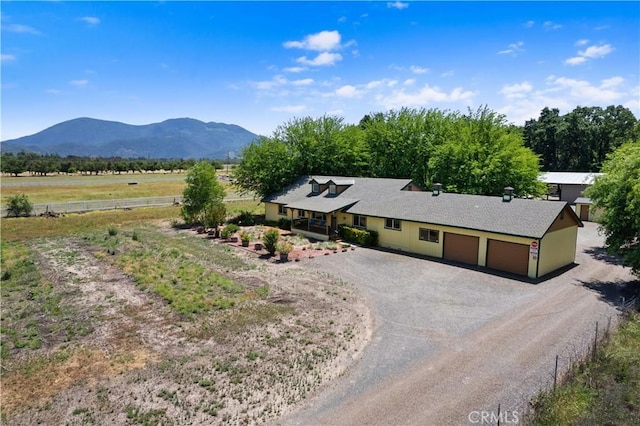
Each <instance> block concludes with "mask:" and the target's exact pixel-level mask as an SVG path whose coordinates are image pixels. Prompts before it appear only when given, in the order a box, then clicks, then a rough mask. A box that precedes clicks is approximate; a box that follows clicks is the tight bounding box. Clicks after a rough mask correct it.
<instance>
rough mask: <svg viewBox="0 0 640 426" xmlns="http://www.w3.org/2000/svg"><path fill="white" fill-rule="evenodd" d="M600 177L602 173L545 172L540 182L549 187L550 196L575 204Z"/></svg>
mask: <svg viewBox="0 0 640 426" xmlns="http://www.w3.org/2000/svg"><path fill="white" fill-rule="evenodd" d="M600 175H602V173H591V172H585V173H583V172H545V173H542V174H541V175H540V177H539V178H538V180H539V181H540V182H544V183H546V184H548V185H549V189H550V195H554V196H557V197H558V198H559V199H560V201H566V202H568V203H571V204H573V203H574V202H575V201H576V199H577V198H579V197H582V196H583V193H584V190H585V189H587V188H588V187H589V186H590V185H592V184H593V182H594V180H595V178H596V177H598V176H600Z"/></svg>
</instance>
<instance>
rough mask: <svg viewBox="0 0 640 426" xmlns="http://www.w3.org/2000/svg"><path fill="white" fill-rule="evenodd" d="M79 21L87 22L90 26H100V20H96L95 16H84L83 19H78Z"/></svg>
mask: <svg viewBox="0 0 640 426" xmlns="http://www.w3.org/2000/svg"><path fill="white" fill-rule="evenodd" d="M78 20H80V21H83V22H86V23H87V24H89V25H98V24H99V23H100V18H96V17H95V16H83V17H82V18H78Z"/></svg>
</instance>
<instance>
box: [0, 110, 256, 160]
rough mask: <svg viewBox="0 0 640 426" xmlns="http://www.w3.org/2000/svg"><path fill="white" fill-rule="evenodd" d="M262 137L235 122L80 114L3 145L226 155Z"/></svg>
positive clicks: (71, 151)
mask: <svg viewBox="0 0 640 426" xmlns="http://www.w3.org/2000/svg"><path fill="white" fill-rule="evenodd" d="M257 137H258V135H256V134H254V133H251V132H250V131H248V130H246V129H244V128H242V127H240V126H238V125H235V124H224V123H216V122H213V121H212V122H209V123H205V122H202V121H200V120H196V119H194V118H170V119H167V120H164V121H162V122H160V123H151V124H143V125H132V124H125V123H121V122H118V121H107V120H100V119H95V118H89V117H79V118H74V119H72V120H68V121H64V122H62V123H58V124H55V125H53V126H51V127H49V128H47V129H45V130H42V131H40V132H38V133H36V134H34V135H30V136H24V137H22V138H18V139H12V140H7V141H3V142H2V150H3V151H5V152H19V151H31V152H37V153H40V154H59V155H61V156H67V155H91V156H102V157H112V156H122V157H153V158H225V157H226V156H227V154H228V153H229V152H233V153H235V154H236V155H237V154H239V153H240V151H242V149H243V148H244V147H245V146H246V145H248V144H249V143H250V142H252V141H253V140H255V139H256V138H257Z"/></svg>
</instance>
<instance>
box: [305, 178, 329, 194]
mask: <svg viewBox="0 0 640 426" xmlns="http://www.w3.org/2000/svg"><path fill="white" fill-rule="evenodd" d="M309 183H310V184H311V193H312V194H313V195H318V194H322V193H323V192H324V191H326V189H327V188H328V187H329V179H311V180H310V181H309Z"/></svg>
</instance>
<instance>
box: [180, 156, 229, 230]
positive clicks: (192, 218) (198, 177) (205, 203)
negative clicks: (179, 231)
mask: <svg viewBox="0 0 640 426" xmlns="http://www.w3.org/2000/svg"><path fill="white" fill-rule="evenodd" d="M224 195H225V191H224V188H223V186H222V184H221V183H220V182H218V178H217V176H216V170H215V168H214V167H213V166H212V165H211V163H210V162H207V161H201V162H198V163H196V164H195V165H194V166H193V167H191V168H190V169H189V171H188V172H187V177H186V186H185V188H184V191H183V193H182V201H183V204H182V209H181V211H180V214H181V215H182V218H183V219H184V220H185V222H187V223H194V222H199V223H204V222H205V221H207V222H208V220H209V219H210V215H211V212H213V211H219V206H220V205H221V204H222V200H223V198H224Z"/></svg>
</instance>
